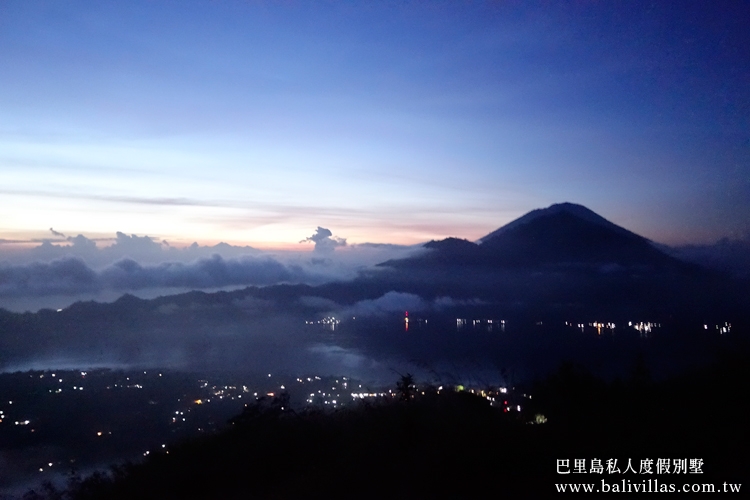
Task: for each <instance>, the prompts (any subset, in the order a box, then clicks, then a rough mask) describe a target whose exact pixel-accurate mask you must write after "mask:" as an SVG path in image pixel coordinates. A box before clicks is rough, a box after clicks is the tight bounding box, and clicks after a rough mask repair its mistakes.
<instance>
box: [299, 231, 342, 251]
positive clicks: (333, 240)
mask: <svg viewBox="0 0 750 500" xmlns="http://www.w3.org/2000/svg"><path fill="white" fill-rule="evenodd" d="M308 241H312V242H313V243H315V251H316V252H333V251H334V250H335V249H336V247H343V246H346V238H339V237H338V236H334V235H333V233H332V232H331V230H330V229H327V228H325V227H320V226H318V229H316V230H315V234H313V235H312V236H308V237H307V238H305V239H304V240H302V241H300V243H305V242H308Z"/></svg>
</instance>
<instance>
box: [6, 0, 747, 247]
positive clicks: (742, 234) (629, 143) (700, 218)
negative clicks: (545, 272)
mask: <svg viewBox="0 0 750 500" xmlns="http://www.w3.org/2000/svg"><path fill="white" fill-rule="evenodd" d="M747 19H750V4H748V3H746V2H721V1H716V2H714V1H712V2H686V1H680V2H669V1H658V2H585V1H583V2H551V3H548V2H542V3H535V2H481V1H477V2H419V1H415V2H409V1H399V2H297V1H286V2H261V1H257V2H255V1H239V0H237V1H230V0H226V1H179V2H178V1H132V2H113V1H97V2H94V1H70V2H57V1H35V2H27V1H22V0H18V1H17V0H5V1H3V2H0V247H6V248H10V247H12V246H14V245H16V246H18V245H24V244H32V243H33V244H34V245H37V244H39V242H40V241H42V240H43V239H45V238H55V237H57V236H55V234H54V233H52V232H51V230H50V228H53V230H54V231H55V232H57V233H59V234H64V235H68V236H76V235H78V234H81V235H83V236H84V237H85V238H86V239H87V241H93V242H95V244H97V245H110V244H113V243H115V242H116V241H117V237H116V236H115V235H116V233H117V232H122V233H123V234H124V235H134V236H139V237H143V236H146V235H148V236H150V237H152V238H154V239H155V241H166V242H167V243H169V244H170V245H172V246H173V247H180V246H185V245H189V244H191V243H192V242H198V243H199V245H203V246H212V245H215V244H217V243H219V242H227V243H230V244H232V245H236V246H244V245H250V246H253V247H255V248H261V249H303V250H311V249H312V248H313V247H314V245H313V244H311V243H315V242H314V241H313V240H310V238H311V234H312V235H313V236H314V235H316V234H321V233H319V232H317V233H316V231H318V230H316V228H319V229H326V230H328V232H329V233H330V235H328V236H329V238H328V239H327V240H326V241H328V242H329V243H331V244H332V245H333V247H335V246H337V244H336V242H340V243H341V242H344V240H345V241H346V242H348V243H349V245H350V246H351V245H352V244H362V243H367V242H369V243H392V244H398V245H413V244H416V243H419V242H424V241H428V240H430V239H439V238H444V237H448V236H457V237H461V238H467V239H469V240H476V239H479V238H480V237H482V236H484V235H485V234H487V233H489V232H491V231H493V230H494V229H497V228H498V227H500V226H502V225H503V224H506V223H507V222H510V221H511V220H513V219H515V218H517V217H520V216H521V215H523V214H524V213H526V212H528V211H530V210H533V209H535V208H541V207H546V206H548V205H550V204H553V203H559V202H564V201H569V202H574V203H580V204H583V205H585V206H587V207H588V208H590V209H592V210H594V211H595V212H597V213H599V214H600V215H602V216H603V217H605V218H607V219H609V220H610V221H612V222H614V223H616V224H619V225H621V226H624V227H626V228H627V229H630V230H632V231H634V232H636V233H638V234H641V235H643V236H645V237H647V238H650V239H652V240H654V241H657V242H660V243H666V244H672V245H679V244H688V243H711V242H714V241H716V240H718V239H720V238H724V237H728V238H731V239H748V238H750V30H748V29H747ZM300 242H304V243H300ZM342 246H343V244H342ZM0 250H2V249H1V248H0Z"/></svg>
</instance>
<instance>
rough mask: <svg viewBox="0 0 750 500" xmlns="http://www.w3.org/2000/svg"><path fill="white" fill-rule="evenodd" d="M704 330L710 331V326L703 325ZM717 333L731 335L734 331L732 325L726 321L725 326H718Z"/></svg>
mask: <svg viewBox="0 0 750 500" xmlns="http://www.w3.org/2000/svg"><path fill="white" fill-rule="evenodd" d="M703 329H704V330H708V325H703ZM716 331H717V332H719V333H721V334H724V333H729V332H731V331H732V323H727V322H726V321H725V322H724V324H723V325H716Z"/></svg>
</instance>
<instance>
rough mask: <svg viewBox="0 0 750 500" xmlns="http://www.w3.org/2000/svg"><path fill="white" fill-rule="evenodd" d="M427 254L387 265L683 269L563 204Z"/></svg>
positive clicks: (638, 239) (637, 239)
mask: <svg viewBox="0 0 750 500" xmlns="http://www.w3.org/2000/svg"><path fill="white" fill-rule="evenodd" d="M424 248H425V249H426V250H427V252H425V253H423V254H420V255H417V256H413V257H410V258H407V259H401V260H392V261H388V262H385V263H383V264H382V265H384V266H390V267H399V268H402V267H411V266H418V267H422V266H431V265H435V264H447V265H454V266H464V265H474V266H476V265H479V266H490V267H534V266H537V265H543V266H550V265H557V266H592V265H595V266H602V265H615V266H646V267H649V268H663V267H665V266H667V267H675V266H678V267H679V266H680V265H682V263H681V262H680V261H678V260H676V259H674V258H673V257H671V256H669V255H667V254H665V253H664V252H662V251H661V250H659V249H658V248H656V246H654V244H653V243H652V242H651V241H650V240H648V239H646V238H644V237H642V236H639V235H637V234H635V233H633V232H631V231H628V230H627V229H625V228H623V227H620V226H618V225H616V224H613V223H612V222H609V221H608V220H606V219H605V218H603V217H601V216H600V215H598V214H596V213H594V212H593V211H591V210H589V209H588V208H586V207H584V206H582V205H577V204H574V203H559V204H555V205H552V206H550V207H548V208H544V209H537V210H534V211H532V212H529V213H528V214H526V215H524V216H522V217H520V218H518V219H516V220H514V221H512V222H510V223H508V224H506V225H505V226H502V227H501V228H499V229H497V230H495V231H493V232H491V233H489V234H488V235H486V236H484V237H483V238H480V239H479V240H478V242H477V243H472V242H470V241H467V240H462V239H458V238H446V239H444V240H440V241H431V242H429V243H426V244H425V245H424Z"/></svg>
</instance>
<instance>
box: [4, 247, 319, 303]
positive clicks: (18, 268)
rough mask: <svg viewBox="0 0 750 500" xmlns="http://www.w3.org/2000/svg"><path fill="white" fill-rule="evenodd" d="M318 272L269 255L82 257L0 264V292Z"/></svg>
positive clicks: (198, 283)
mask: <svg viewBox="0 0 750 500" xmlns="http://www.w3.org/2000/svg"><path fill="white" fill-rule="evenodd" d="M321 279H322V278H321V277H320V276H315V275H313V274H311V273H308V272H306V271H305V270H303V269H302V268H301V267H300V266H295V265H285V264H282V263H281V262H278V261H277V260H275V259H272V258H270V257H243V258H237V259H224V258H223V257H221V256H220V255H214V256H212V257H211V258H208V259H198V260H196V261H195V262H192V263H189V264H184V263H181V262H164V263H161V264H157V265H142V264H139V263H138V262H136V261H135V260H133V259H123V260H120V261H118V262H115V263H114V264H112V265H110V266H107V267H105V268H104V269H102V270H100V271H96V270H94V269H93V268H91V267H89V266H88V265H87V264H86V263H85V262H84V261H83V260H82V259H80V258H76V257H66V258H63V259H59V260H53V261H51V262H33V263H31V264H23V265H9V264H0V296H18V295H52V294H69V295H75V294H79V293H86V292H93V291H100V290H107V289H111V290H121V291H129V290H140V289H144V288H156V287H179V288H211V287H223V286H229V285H270V284H276V283H285V282H295V283H303V282H304V283H315V282H320V281H321Z"/></svg>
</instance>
